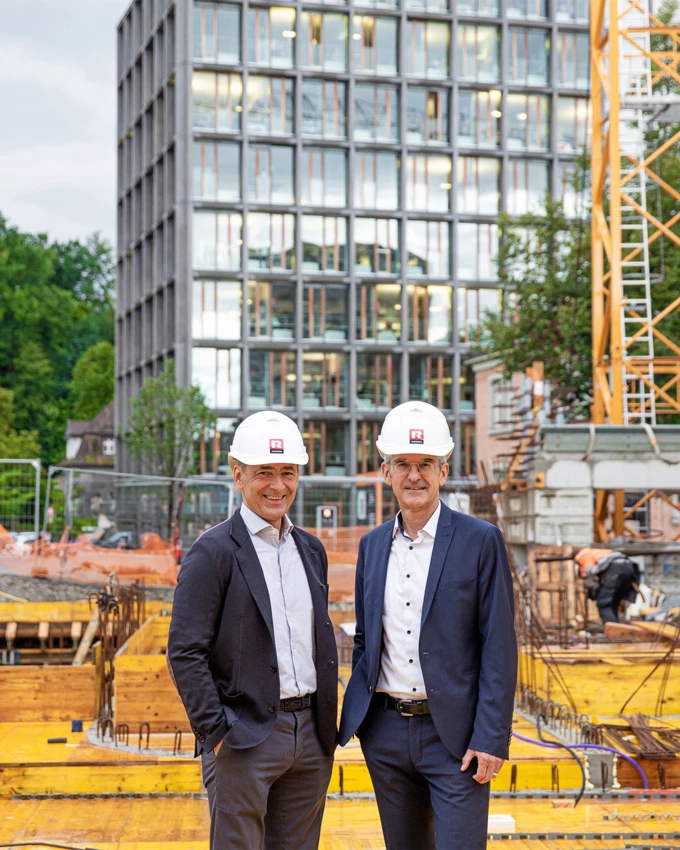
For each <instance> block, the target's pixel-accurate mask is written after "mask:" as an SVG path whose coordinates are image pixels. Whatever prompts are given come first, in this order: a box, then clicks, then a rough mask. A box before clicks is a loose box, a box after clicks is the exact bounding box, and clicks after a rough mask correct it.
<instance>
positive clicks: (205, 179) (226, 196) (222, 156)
mask: <svg viewBox="0 0 680 850" xmlns="http://www.w3.org/2000/svg"><path fill="white" fill-rule="evenodd" d="M193 187H194V190H193V194H194V198H206V199H208V200H217V201H240V200H241V146H240V145H235V144H230V143H229V142H194V167H193Z"/></svg>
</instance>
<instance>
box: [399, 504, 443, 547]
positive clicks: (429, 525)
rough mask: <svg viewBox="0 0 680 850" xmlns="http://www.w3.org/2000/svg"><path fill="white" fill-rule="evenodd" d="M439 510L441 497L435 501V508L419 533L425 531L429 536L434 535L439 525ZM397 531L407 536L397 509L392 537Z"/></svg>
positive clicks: (440, 509)
mask: <svg viewBox="0 0 680 850" xmlns="http://www.w3.org/2000/svg"><path fill="white" fill-rule="evenodd" d="M441 512H442V503H441V499H440V500H439V502H437V510H436V511H435V512H434V513H433V514H432V516H431V517H430V518H429V519H428V521H427V522H426V523H425V525H424V526H423V528H422V529H421V531H420V533H421V534H422V533H423V532H425V534H429V535H430V537H433V538H434V537H436V535H437V526H438V525H439V514H441ZM398 531H401V533H402V534H403V535H404V537H408V535H407V534H406V532H405V531H404V523H403V522H402V518H401V511H399V513H398V514H397V515H396V517H395V518H394V528H393V529H392V537H393V538H394V537H395V536H396V534H397V532H398Z"/></svg>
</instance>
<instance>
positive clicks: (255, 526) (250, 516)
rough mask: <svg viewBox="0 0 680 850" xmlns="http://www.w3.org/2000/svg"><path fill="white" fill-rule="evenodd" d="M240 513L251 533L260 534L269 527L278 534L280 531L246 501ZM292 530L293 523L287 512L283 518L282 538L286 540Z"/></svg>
mask: <svg viewBox="0 0 680 850" xmlns="http://www.w3.org/2000/svg"><path fill="white" fill-rule="evenodd" d="M240 513H241V519H242V520H243V522H244V523H245V524H246V528H247V529H248V531H249V532H250V533H251V534H259V533H260V532H261V531H264V530H265V529H268V528H270V529H271V530H272V531H274V532H276V533H277V534H278V531H276V529H275V528H274V526H273V525H272V524H271V523H269V522H267V520H266V519H263V518H262V517H261V516H259V515H258V514H256V513H255V511H251V510H250V508H249V507H248V506H247V505H246V503H245V502H243V503H242V504H241V508H240ZM292 530H293V523H292V522H291V521H290V519H289V517H288V515H287V514H286V516H284V518H283V534H282V535H281V540H284V539H285V538H286V537H287V536H288V535H289V534H290V532H291V531H292Z"/></svg>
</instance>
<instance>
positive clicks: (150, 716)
mask: <svg viewBox="0 0 680 850" xmlns="http://www.w3.org/2000/svg"><path fill="white" fill-rule="evenodd" d="M115 664H116V667H115V669H116V677H115V701H114V717H115V723H116V724H118V723H127V724H128V725H129V727H130V729H135V728H137V727H138V726H139V724H140V723H144V722H146V723H149V725H150V726H151V731H152V732H174V731H175V730H176V729H180V730H181V731H182V732H191V725H190V724H189V720H188V718H187V715H186V712H185V710H184V706H183V705H182V700H181V699H180V698H179V694H178V693H177V689H176V688H175V686H174V684H173V682H172V679H171V678H170V673H169V672H168V667H167V662H166V658H165V655H118V656H117V657H116V662H115Z"/></svg>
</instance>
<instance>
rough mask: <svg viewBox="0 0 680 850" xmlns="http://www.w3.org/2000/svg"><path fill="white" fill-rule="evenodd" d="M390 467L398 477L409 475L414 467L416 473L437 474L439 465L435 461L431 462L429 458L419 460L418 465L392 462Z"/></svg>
mask: <svg viewBox="0 0 680 850" xmlns="http://www.w3.org/2000/svg"><path fill="white" fill-rule="evenodd" d="M390 466H391V467H392V469H393V470H394V472H396V473H398V474H399V475H406V474H407V473H410V472H411V470H412V469H413V467H414V466H415V467H416V468H417V470H418V472H419V473H420V474H421V475H423V476H425V475H433V474H434V473H435V472H438V471H439V469H440V466H439V463H438V461H436V460H431V459H430V458H426V459H425V460H421V461H420V463H416V462H415V461H414V462H413V463H409V462H408V461H407V460H393V461H392V462H391V463H390Z"/></svg>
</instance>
